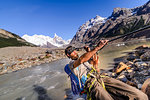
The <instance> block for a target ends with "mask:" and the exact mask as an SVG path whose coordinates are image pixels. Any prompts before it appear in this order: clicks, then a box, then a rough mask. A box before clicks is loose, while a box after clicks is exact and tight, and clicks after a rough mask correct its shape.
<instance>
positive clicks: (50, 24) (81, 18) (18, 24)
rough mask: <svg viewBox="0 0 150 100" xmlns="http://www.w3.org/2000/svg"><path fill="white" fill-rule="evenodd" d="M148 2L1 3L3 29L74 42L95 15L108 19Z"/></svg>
mask: <svg viewBox="0 0 150 100" xmlns="http://www.w3.org/2000/svg"><path fill="white" fill-rule="evenodd" d="M148 1H149V0H0V28H2V29H5V30H7V31H10V32H13V33H15V34H17V35H19V36H23V35H24V34H28V35H34V34H43V35H47V36H50V37H53V36H54V33H56V34H57V35H58V36H61V37H62V38H63V39H65V40H67V39H70V38H73V36H74V35H75V34H76V32H77V30H78V28H79V27H80V26H81V25H82V24H84V23H85V22H86V21H88V20H89V19H91V18H93V17H95V16H96V15H99V16H102V17H108V16H110V15H111V13H112V11H113V8H116V7H121V8H134V7H137V6H141V5H143V4H145V3H146V2H148Z"/></svg>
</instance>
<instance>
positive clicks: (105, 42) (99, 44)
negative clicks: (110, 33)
mask: <svg viewBox="0 0 150 100" xmlns="http://www.w3.org/2000/svg"><path fill="white" fill-rule="evenodd" d="M108 41H109V40H100V42H99V43H98V44H97V47H96V48H97V49H101V48H102V47H103V46H104V45H106V44H107V43H108Z"/></svg>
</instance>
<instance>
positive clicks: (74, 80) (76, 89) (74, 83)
mask: <svg viewBox="0 0 150 100" xmlns="http://www.w3.org/2000/svg"><path fill="white" fill-rule="evenodd" d="M64 71H65V72H66V73H67V74H68V76H69V77H70V80H71V90H72V92H73V94H74V95H78V94H80V92H81V91H82V90H83V86H84V85H83V84H82V83H81V86H82V87H80V84H79V80H78V77H77V76H76V75H75V74H74V73H73V72H72V71H71V69H70V68H69V64H67V65H66V66H65V68H64Z"/></svg>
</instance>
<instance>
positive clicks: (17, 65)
mask: <svg viewBox="0 0 150 100" xmlns="http://www.w3.org/2000/svg"><path fill="white" fill-rule="evenodd" d="M62 58H66V56H65V54H64V50H63V49H50V48H40V47H26V46H24V47H5V48H0V74H5V73H10V72H14V71H17V70H20V69H24V68H29V67H32V66H37V65H40V64H43V63H50V62H52V61H55V60H58V59H62Z"/></svg>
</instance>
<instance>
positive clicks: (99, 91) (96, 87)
mask: <svg viewBox="0 0 150 100" xmlns="http://www.w3.org/2000/svg"><path fill="white" fill-rule="evenodd" d="M107 42H108V41H107V40H101V41H100V42H99V44H98V45H97V46H96V48H95V49H93V50H91V51H89V52H86V53H84V54H83V55H82V56H80V57H79V56H78V54H77V52H76V50H75V48H74V47H72V46H69V47H67V48H66V49H65V54H66V56H67V57H68V58H71V59H72V61H70V63H69V68H70V69H71V71H72V73H74V74H75V76H77V78H78V80H79V83H84V90H85V91H86V92H87V94H88V99H92V100H148V98H147V95H146V94H144V93H143V92H141V91H140V90H138V89H136V88H134V87H132V86H129V85H127V84H125V83H123V82H121V81H119V80H116V79H113V78H110V77H102V76H101V75H100V74H95V73H96V72H95V73H93V72H92V66H91V65H90V64H89V63H88V60H89V59H90V58H91V57H92V56H93V55H94V54H96V52H97V51H98V50H100V49H101V48H102V47H103V46H104V45H106V44H107ZM85 77H87V78H85ZM103 83H104V84H103Z"/></svg>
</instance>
